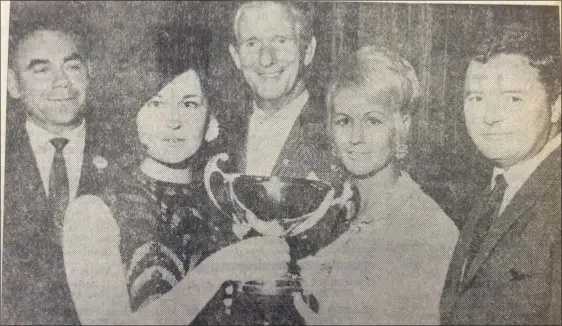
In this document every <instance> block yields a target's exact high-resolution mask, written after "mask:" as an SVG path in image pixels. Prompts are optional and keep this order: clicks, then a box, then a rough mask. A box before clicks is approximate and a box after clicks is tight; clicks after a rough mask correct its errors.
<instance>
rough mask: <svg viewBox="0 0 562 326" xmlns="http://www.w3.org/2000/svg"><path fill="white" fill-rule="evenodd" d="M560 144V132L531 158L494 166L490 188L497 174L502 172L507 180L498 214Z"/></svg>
mask: <svg viewBox="0 0 562 326" xmlns="http://www.w3.org/2000/svg"><path fill="white" fill-rule="evenodd" d="M559 146H560V134H558V135H556V137H554V138H552V139H551V140H549V141H548V142H547V143H546V145H544V147H543V149H542V150H541V151H540V152H539V153H538V154H537V155H535V156H533V157H532V158H530V159H528V160H526V161H523V162H519V163H518V164H516V165H513V166H510V167H509V168H507V169H502V168H498V167H494V173H493V175H492V188H493V187H494V183H495V181H494V180H495V178H496V175H498V174H503V176H504V177H505V181H506V182H507V188H506V189H505V193H504V195H503V199H502V204H501V206H500V214H501V213H502V212H503V210H504V209H505V208H506V207H507V205H508V204H509V203H510V202H511V200H512V199H513V197H514V196H515V194H516V193H517V191H518V190H519V188H521V186H522V185H523V183H525V181H526V180H527V179H528V178H529V176H530V175H531V173H533V172H534V171H535V170H536V169H537V167H538V166H539V165H540V164H541V163H542V161H544V160H545V159H546V158H547V157H548V156H549V155H550V154H551V153H552V152H553V151H554V150H555V149H556V148H558V147H559Z"/></svg>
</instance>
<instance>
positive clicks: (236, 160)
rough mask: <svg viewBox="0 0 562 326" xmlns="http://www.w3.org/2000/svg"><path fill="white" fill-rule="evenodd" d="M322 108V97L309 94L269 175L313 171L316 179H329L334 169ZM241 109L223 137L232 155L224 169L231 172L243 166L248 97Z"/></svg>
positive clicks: (295, 175)
mask: <svg viewBox="0 0 562 326" xmlns="http://www.w3.org/2000/svg"><path fill="white" fill-rule="evenodd" d="M325 111H326V110H325V107H324V106H323V105H322V101H321V98H319V97H314V96H310V97H309V99H308V101H307V102H306V104H305V106H304V107H303V110H302V112H301V114H300V115H299V116H298V118H297V120H296V121H295V123H294V124H293V127H292V128H291V131H290V132H289V136H288V137H287V141H286V142H285V145H284V146H283V149H282V150H281V152H280V154H279V156H278V157H277V160H276V163H275V165H274V168H273V170H272V173H271V174H272V175H276V176H279V177H291V178H305V177H307V176H308V175H309V173H310V172H314V174H315V175H316V176H317V177H318V178H319V179H321V180H324V181H329V182H330V181H332V179H333V178H334V172H333V169H332V168H331V167H332V164H331V158H330V146H329V142H328V140H327V137H326V127H325V126H326V112H325ZM243 112H244V113H243V114H242V115H241V116H239V117H237V118H236V119H233V120H234V121H231V122H230V123H229V124H228V126H227V127H226V131H225V134H226V137H228V139H227V140H226V141H225V144H226V145H225V146H226V149H225V150H226V152H227V153H228V154H229V156H230V157H231V159H230V160H229V161H230V162H229V164H228V165H227V169H228V170H230V171H231V172H243V171H245V170H246V144H247V139H248V126H249V121H250V117H251V115H252V109H251V101H247V103H246V107H245V108H244V110H243ZM273 132H274V131H273Z"/></svg>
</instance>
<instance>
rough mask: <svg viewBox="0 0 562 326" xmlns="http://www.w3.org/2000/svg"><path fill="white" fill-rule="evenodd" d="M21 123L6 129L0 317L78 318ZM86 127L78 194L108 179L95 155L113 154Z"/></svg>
mask: <svg viewBox="0 0 562 326" xmlns="http://www.w3.org/2000/svg"><path fill="white" fill-rule="evenodd" d="M24 126H25V124H24V123H23V121H22V122H20V123H18V124H17V125H15V126H14V127H12V128H11V129H9V130H8V133H7V139H6V140H7V142H6V165H5V169H6V170H5V176H6V177H5V188H4V195H5V197H4V198H5V200H4V203H5V205H4V231H3V238H4V240H3V241H4V243H3V246H4V247H3V258H2V316H1V323H2V324H3V325H4V324H79V320H78V316H77V314H76V311H75V309H74V304H73V302H72V298H71V296H70V291H69V288H68V285H67V283H66V275H65V270H64V262H63V256H62V247H61V239H60V237H61V234H60V232H59V230H58V229H57V228H56V226H55V225H54V222H53V216H52V213H50V212H49V209H48V206H47V196H46V193H45V190H44V187H43V183H42V180H41V177H40V175H39V169H38V168H37V166H36V162H35V158H34V154H33V151H32V149H31V144H30V142H29V138H28V135H27V132H26V130H25V127H24ZM86 127H87V128H86V135H87V136H86V144H85V150H84V161H83V165H82V172H81V176H80V181H79V186H78V192H77V196H80V195H83V194H86V193H91V192H94V191H96V190H98V189H99V188H100V187H101V186H102V184H103V183H104V182H105V181H106V180H108V178H107V173H106V171H108V170H106V169H104V166H103V162H102V165H100V164H99V163H98V167H96V166H95V164H94V158H95V157H96V156H101V157H105V158H106V159H107V160H109V157H111V156H113V154H111V153H110V152H109V151H108V150H107V149H106V148H104V147H102V146H101V145H100V140H99V138H98V137H97V136H99V135H94V132H93V130H91V129H92V128H91V126H90V124H88V123H87V124H86ZM97 160H98V162H99V160H100V158H97ZM102 161H103V159H102Z"/></svg>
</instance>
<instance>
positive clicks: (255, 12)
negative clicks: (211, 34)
mask: <svg viewBox="0 0 562 326" xmlns="http://www.w3.org/2000/svg"><path fill="white" fill-rule="evenodd" d="M238 33H239V36H240V37H241V38H242V39H248V38H251V37H259V36H262V35H264V36H270V35H287V34H293V33H294V24H293V16H292V14H291V12H290V11H289V10H288V8H286V7H285V6H283V5H281V4H277V3H261V4H260V3H258V4H256V5H255V6H251V7H248V8H246V10H244V11H243V12H242V14H241V16H240V20H239V23H238Z"/></svg>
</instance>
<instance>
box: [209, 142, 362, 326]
mask: <svg viewBox="0 0 562 326" xmlns="http://www.w3.org/2000/svg"><path fill="white" fill-rule="evenodd" d="M228 158H229V156H228V155H227V154H225V153H221V154H218V155H215V156H214V157H212V158H211V159H210V160H209V161H208V163H207V165H206V167H205V171H204V183H205V189H206V192H207V195H208V197H209V198H210V200H211V201H212V202H213V204H214V205H215V206H216V207H217V208H218V210H220V211H221V212H222V213H223V214H224V215H225V216H226V217H227V218H228V219H229V220H230V221H232V230H233V231H234V233H235V234H236V236H237V238H238V239H240V240H242V239H244V238H247V237H249V236H258V235H264V236H273V237H282V238H285V239H286V241H287V243H288V244H289V247H290V249H291V252H290V254H291V263H290V264H289V266H288V270H287V274H286V275H285V276H283V277H280V278H279V279H276V280H256V281H249V282H245V283H242V282H238V281H236V280H229V281H227V282H226V283H225V284H229V285H228V286H230V287H232V290H231V293H233V294H232V295H233V296H234V298H237V299H236V300H235V302H247V300H252V301H251V302H253V303H252V304H250V306H252V307H254V306H255V307H262V308H263V313H265V311H270V310H271V309H270V308H271V307H273V306H276V307H277V306H279V307H282V309H280V311H282V312H281V313H279V316H277V315H275V316H276V317H275V316H273V315H271V316H269V317H267V318H266V319H268V320H270V322H271V323H273V324H275V323H277V322H276V321H279V320H281V319H283V318H288V317H287V316H293V315H294V316H298V312H296V310H294V308H290V307H291V306H290V304H289V303H288V302H292V293H294V292H300V293H301V294H302V287H301V283H300V276H299V267H298V264H297V263H296V261H298V260H299V259H301V258H304V257H306V256H308V255H312V254H314V253H316V252H317V251H318V250H320V249H321V248H323V247H325V246H326V245H328V244H330V243H331V242H332V241H334V240H335V239H337V238H338V237H339V236H340V235H341V234H342V233H343V232H345V230H347V228H348V227H349V224H350V223H351V221H352V220H353V219H354V218H355V216H356V212H357V208H358V207H359V194H358V192H357V189H356V188H355V187H352V186H351V185H350V184H349V183H348V182H344V183H342V184H341V185H337V186H332V185H330V184H328V183H326V182H323V181H320V180H310V179H306V178H283V177H277V176H257V175H246V174H239V173H234V174H229V173H225V172H223V171H222V170H221V169H220V168H219V167H218V163H219V161H227V160H228ZM256 250H259V248H256ZM258 254H259V253H258ZM248 298H251V299H248ZM303 298H304V297H303ZM235 306H236V305H235ZM247 309H249V308H248V307H246V306H244V307H242V308H239V309H236V308H233V310H232V312H231V310H230V308H227V309H226V311H228V313H227V315H230V314H231V313H232V314H234V315H237V313H236V311H239V312H240V314H242V315H244V316H245V315H246V312H247ZM313 309H314V308H313ZM268 314H269V313H268ZM230 317H233V316H230ZM233 318H234V317H233ZM241 318H242V317H241ZM279 318H281V319H279ZM291 318H293V317H291ZM295 318H296V319H295V320H297V319H298V318H299V317H295ZM244 320H245V319H244ZM245 321H246V322H247V320H245ZM220 323H223V321H221V322H220Z"/></svg>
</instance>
